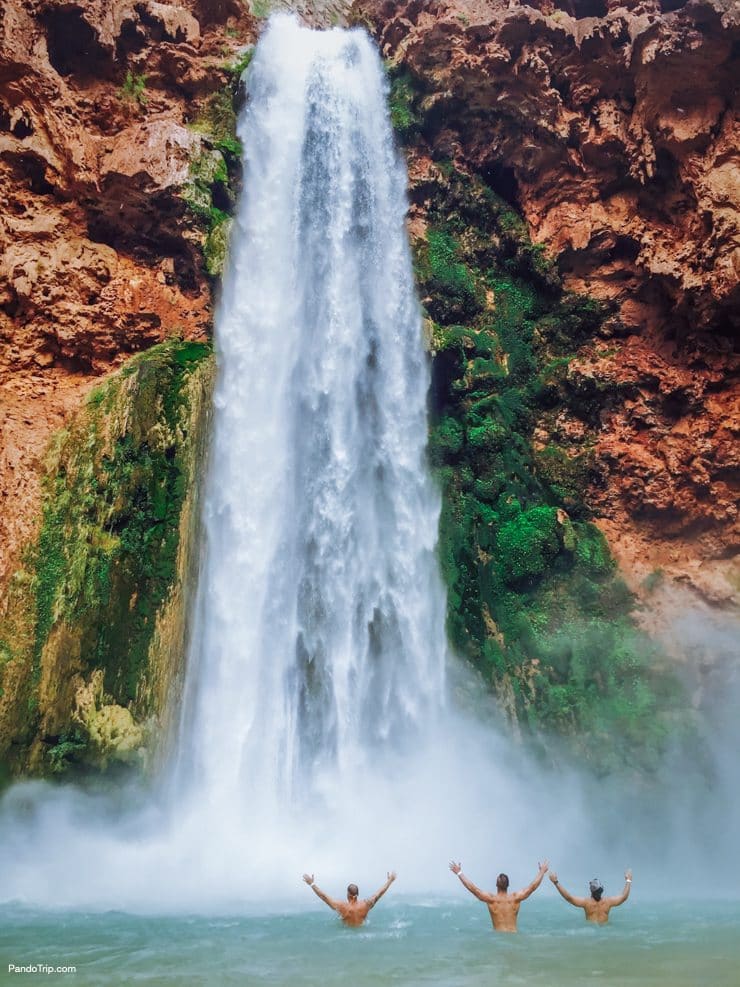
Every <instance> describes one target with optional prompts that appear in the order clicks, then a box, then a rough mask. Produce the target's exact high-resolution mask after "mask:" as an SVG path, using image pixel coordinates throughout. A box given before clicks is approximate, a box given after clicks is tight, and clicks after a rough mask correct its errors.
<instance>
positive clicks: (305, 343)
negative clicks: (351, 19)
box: [0, 16, 738, 914]
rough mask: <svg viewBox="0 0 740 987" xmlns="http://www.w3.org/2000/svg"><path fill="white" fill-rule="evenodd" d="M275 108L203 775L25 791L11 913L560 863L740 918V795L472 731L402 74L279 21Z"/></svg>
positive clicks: (264, 59) (198, 636)
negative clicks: (110, 787)
mask: <svg viewBox="0 0 740 987" xmlns="http://www.w3.org/2000/svg"><path fill="white" fill-rule="evenodd" d="M249 94H250V95H249V101H248V103H247V106H246V109H245V111H244V113H243V115H242V118H241V120H240V125H239V126H240V136H241V137H242V140H243V143H244V146H245V182H244V186H245V195H244V196H243V199H242V201H241V203H240V208H239V213H238V216H237V220H236V227H235V231H234V234H233V238H232V250H231V260H230V267H229V270H228V272H227V275H226V278H225V284H224V290H223V297H222V299H221V303H220V309H219V313H218V317H217V324H216V344H217V351H218V359H219V380H218V384H217V388H216V394H215V401H214V405H215V412H214V433H213V443H212V449H211V454H210V462H209V467H208V478H207V481H206V489H205V498H204V500H205V512H204V522H203V526H204V547H203V557H202V564H201V572H200V578H199V586H198V591H197V598H196V602H195V607H194V624H193V630H192V647H191V652H190V655H189V662H188V677H187V682H186V688H185V695H184V700H183V705H182V716H181V723H180V730H179V736H178V740H177V744H176V745H175V748H176V753H175V756H174V757H173V758H172V762H171V764H169V766H168V768H167V770H166V771H165V774H164V777H163V778H162V779H161V780H160V783H159V784H158V787H157V789H156V791H155V792H154V794H153V793H152V791H151V790H150V789H146V790H145V789H143V788H140V787H136V786H135V785H133V784H132V785H131V786H129V787H126V788H124V789H122V790H121V791H119V792H117V793H114V794H112V793H107V794H105V793H101V794H91V793H89V792H83V791H81V790H79V789H76V788H75V787H73V786H50V785H47V784H44V783H41V782H27V783H23V784H18V785H16V786H14V787H13V788H12V789H11V790H10V791H9V792H8V793H7V794H6V795H5V797H4V799H3V803H2V809H1V817H0V823H1V824H2V839H1V840H0V873H2V875H3V878H2V884H1V885H0V895H1V896H2V899H3V900H5V901H13V900H15V901H21V902H28V903H33V904H34V905H41V906H50V907H67V906H69V907H79V908H93V909H109V908H111V909H112V908H115V909H123V910H128V911H132V912H137V911H138V912H165V913H170V912H172V913H175V912H183V911H184V912H196V913H201V914H202V913H204V912H219V911H234V910H237V911H238V910H250V909H253V908H257V909H261V910H267V911H269V910H271V909H272V910H279V909H282V908H285V907H289V908H290V909H295V908H315V907H316V905H317V903H316V900H315V899H314V898H313V895H312V894H311V892H310V891H309V890H308V889H307V888H306V887H305V886H304V885H303V884H302V883H301V881H300V876H301V874H302V873H303V872H304V871H308V872H311V873H314V874H315V876H316V880H317V882H318V883H319V884H321V886H322V887H324V889H325V890H327V891H329V892H330V893H333V894H335V895H341V894H342V891H343V889H344V888H345V887H346V885H347V883H348V882H349V881H353V882H355V883H357V884H359V886H360V893H361V894H362V895H364V894H367V893H370V892H371V891H374V890H375V889H376V888H377V887H378V886H379V885H380V884H381V883H382V882H383V880H384V878H385V874H386V871H387V870H389V869H395V870H396V871H397V872H398V882H397V884H396V886H395V887H394V889H393V891H392V892H391V893H392V894H394V895H395V894H413V895H417V896H419V895H430V894H431V895H457V894H459V893H461V891H460V888H459V885H458V882H457V881H456V879H455V878H453V877H452V875H451V874H450V873H449V870H448V869H447V862H448V860H449V859H450V858H454V859H462V862H463V864H464V866H465V870H466V872H468V873H469V874H470V875H471V876H472V877H473V879H474V880H475V881H476V882H477V883H478V884H480V885H482V886H484V887H491V886H493V883H494V881H495V875H496V874H497V873H498V872H499V871H500V870H505V871H507V872H508V873H509V874H510V876H511V880H512V885H513V886H514V887H520V886H524V885H525V884H527V883H528V882H529V881H530V880H531V879H532V877H534V875H535V872H536V868H537V862H538V860H541V859H543V858H545V857H547V858H549V859H550V861H551V863H552V865H553V867H556V868H557V869H558V871H559V873H560V874H561V876H562V877H563V880H564V882H565V881H566V875H568V882H567V883H568V885H569V886H570V887H571V888H572V890H579V885H580V886H581V890H584V889H585V884H586V881H587V880H588V878H590V877H592V876H593V875H594V874H595V873H598V874H599V876H600V877H601V878H602V879H603V880H604V881H605V883H606V886H607V891H611V890H617V889H618V888H619V887H621V883H622V875H623V870H624V867H625V866H628V865H631V866H632V867H633V868H634V869H635V873H636V883H635V888H638V887H639V888H641V893H642V894H645V896H646V897H647V896H650V897H656V896H660V895H665V894H674V893H675V892H676V890H677V889H678V888H679V887H683V889H684V890H685V889H686V882H687V880H689V879H690V876H691V875H697V874H699V873H701V871H702V869H703V868H705V867H710V868H711V884H710V885H709V886H707V885H706V884H702V885H701V887H700V890H704V891H706V892H707V893H709V894H717V893H720V894H721V893H728V894H733V895H736V878H735V875H734V873H733V872H732V869H731V868H728V866H727V858H726V856H725V854H727V853H728V852H731V836H730V834H731V833H732V831H733V826H734V824H735V823H736V822H737V821H738V810H737V801H738V800H737V796H736V795H732V796H731V797H730V805H729V807H727V809H726V813H727V814H726V815H724V817H723V819H722V820H721V821H720V820H718V819H717V818H716V813H714V812H713V810H712V803H711V801H708V800H707V798H706V796H705V795H702V799H701V801H702V803H703V808H702V805H699V806H698V807H697V797H696V796H697V792H698V789H696V788H693V790H692V791H690V792H688V793H687V792H686V791H684V790H683V786H682V783H681V782H682V776H681V775H680V774H679V773H678V771H677V772H676V774H675V776H672V777H671V778H667V779H665V780H664V784H663V787H662V789H661V796H660V798H658V799H656V798H655V797H654V794H651V793H645V792H642V791H641V792H636V791H635V790H632V789H631V788H630V786H628V785H626V784H625V783H619V785H620V787H619V788H617V784H618V783H616V782H613V781H609V780H605V781H602V782H600V783H596V782H594V781H593V780H591V781H589V780H587V779H586V778H584V777H581V776H580V775H579V774H578V773H577V772H576V771H575V770H572V769H570V768H568V767H562V768H560V769H559V770H555V769H553V768H549V769H545V768H541V767H538V766H537V765H536V764H534V763H533V762H532V761H531V760H529V759H528V758H527V757H526V755H525V754H524V753H523V752H522V751H521V750H520V749H519V748H517V747H516V746H515V745H514V744H513V743H512V742H511V740H510V739H508V738H507V737H506V734H505V731H504V730H499V729H498V728H497V727H496V725H495V724H496V714H495V712H493V707H491V709H490V710H488V713H487V715H485V716H483V717H481V716H474V715H472V714H463V713H461V712H458V711H456V707H455V703H454V702H451V701H450V698H449V696H450V693H454V692H456V691H457V692H463V693H464V692H466V691H467V692H471V691H475V690H476V689H478V688H479V684H478V683H473V685H472V686H471V687H469V688H468V687H466V686H465V683H464V681H463V680H464V678H465V675H466V674H467V673H466V672H465V671H464V670H463V669H462V667H461V666H459V665H458V663H456V661H455V659H454V658H453V657H451V656H449V655H447V653H446V644H445V634H444V610H445V599H444V591H443V588H442V584H441V579H440V575H439V571H438V566H437V562H436V557H435V544H436V530H437V523H438V516H439V494H438V491H437V490H436V489H435V487H434V485H433V483H432V481H431V479H430V477H429V474H428V470H427V467H426V462H425V442H426V411H425V408H426V393H427V389H428V365H427V359H426V356H425V354H424V351H423V346H422V333H421V325H420V316H419V311H418V306H417V302H416V299H415V296H414V288H413V275H412V267H411V261H410V256H409V250H408V244H407V241H406V234H405V229H404V216H405V173H404V170H403V166H402V164H401V162H400V160H399V157H398V154H397V152H396V149H395V147H394V143H393V138H392V132H391V127H390V123H389V119H388V111H387V107H386V84H385V81H384V76H383V70H382V66H381V63H380V60H379V57H378V55H377V53H376V52H375V50H374V49H373V47H372V45H371V43H370V41H369V40H368V38H367V37H366V36H365V35H364V34H363V33H362V32H360V31H352V32H345V31H339V30H336V29H335V30H332V31H327V32H321V33H318V32H309V31H307V30H305V29H303V28H300V27H299V26H298V25H297V24H296V23H295V22H294V21H293V20H291V19H290V18H286V17H283V16H278V17H275V18H273V19H272V20H271V22H270V25H269V27H268V28H267V30H266V32H265V34H264V35H263V37H262V39H261V41H260V44H259V45H258V48H257V50H256V53H255V57H254V59H253V62H252V65H251V67H250V70H249ZM450 670H452V674H450ZM717 764H718V765H719V768H718V771H719V774H718V776H717V779H716V784H717V785H718V787H719V788H720V790H722V791H723V792H725V794H726V793H728V792H730V791H733V792H734V791H735V789H734V788H731V785H730V781H731V773H732V770H733V769H732V767H731V765H729V764H727V763H725V762H724V760H723V758H722V756H721V755H720V756H719V757H718V759H717ZM722 772H726V774H725V775H723V774H722ZM692 785H693V783H692ZM656 802H657V804H656ZM700 837H701V838H700ZM732 852H734V851H732ZM721 860H722V861H724V865H723V867H722V868H719V869H718V868H717V867H716V866H715V865H716V863H717V862H718V861H721ZM679 865H680V870H678V869H677V868H678V866H679ZM693 890H694V891H695V890H696V888H694V889H693Z"/></svg>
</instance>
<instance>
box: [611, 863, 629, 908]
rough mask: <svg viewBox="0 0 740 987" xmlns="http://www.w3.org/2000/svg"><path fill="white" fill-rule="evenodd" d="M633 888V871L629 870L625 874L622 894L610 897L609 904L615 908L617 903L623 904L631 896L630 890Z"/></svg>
mask: <svg viewBox="0 0 740 987" xmlns="http://www.w3.org/2000/svg"><path fill="white" fill-rule="evenodd" d="M631 890H632V871H631V870H628V871H626V872H625V875H624V891H623V892H622V893H621V894H617V895H614V897H613V898H610V899H609V904H610V906H611V907H612V908H613V907H614V906H615V905H621V904H623V903H624V902H625V901H626V900H627V899H628V898H629V896H630V891H631Z"/></svg>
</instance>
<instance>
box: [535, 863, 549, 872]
mask: <svg viewBox="0 0 740 987" xmlns="http://www.w3.org/2000/svg"><path fill="white" fill-rule="evenodd" d="M537 866H538V867H539V869H540V874H546V873H547V872H548V870H549V869H550V865H549V863H548V862H547V861H546V860H543V861H542V863H541V864H540V863H538V864H537Z"/></svg>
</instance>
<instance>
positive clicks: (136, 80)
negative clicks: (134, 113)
mask: <svg viewBox="0 0 740 987" xmlns="http://www.w3.org/2000/svg"><path fill="white" fill-rule="evenodd" d="M118 98H119V99H121V100H123V101H124V102H126V103H137V104H138V105H139V106H142V107H143V106H146V104H147V102H148V97H147V94H146V76H145V75H144V74H143V73H142V74H140V75H137V74H136V73H135V72H132V71H131V69H128V71H127V72H126V77H125V79H124V80H123V84H122V86H121V88H120V89H119V90H118Z"/></svg>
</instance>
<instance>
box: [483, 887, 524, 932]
mask: <svg viewBox="0 0 740 987" xmlns="http://www.w3.org/2000/svg"><path fill="white" fill-rule="evenodd" d="M486 904H487V905H488V911H489V913H490V916H491V921H492V922H493V927H494V929H495V930H496V931H497V932H516V919H517V915H518V914H519V908H520V906H521V901H520V900H519V898H518V897H517V895H515V894H511V893H504V892H499V893H498V894H492V895H489V897H488V899H487V901H486Z"/></svg>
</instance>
